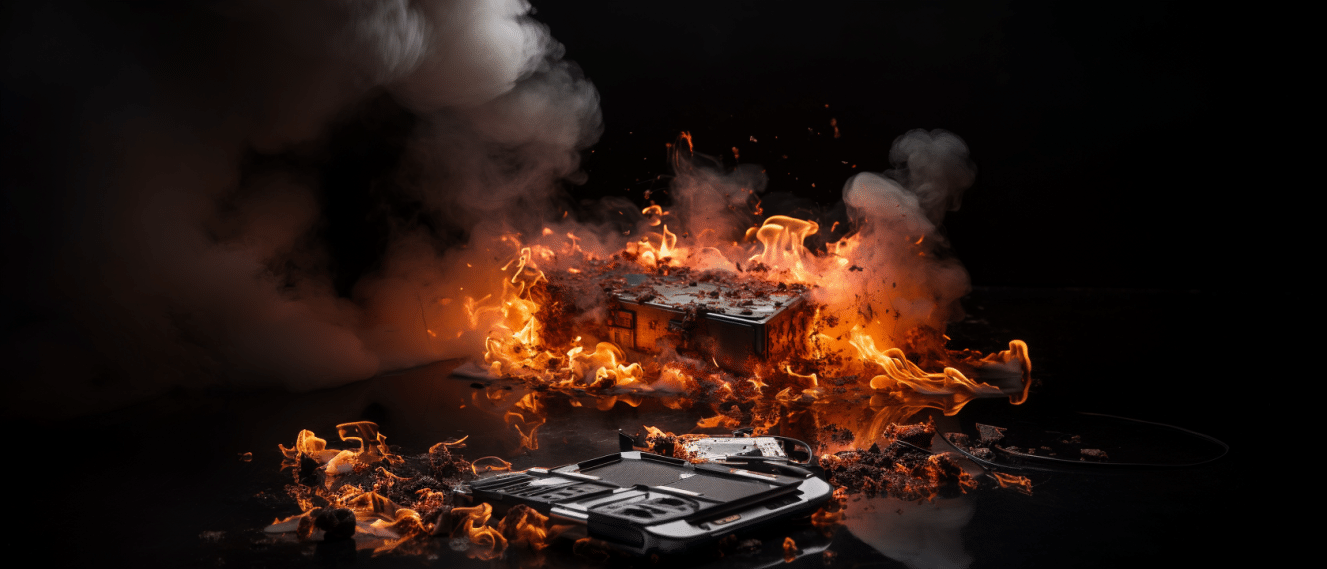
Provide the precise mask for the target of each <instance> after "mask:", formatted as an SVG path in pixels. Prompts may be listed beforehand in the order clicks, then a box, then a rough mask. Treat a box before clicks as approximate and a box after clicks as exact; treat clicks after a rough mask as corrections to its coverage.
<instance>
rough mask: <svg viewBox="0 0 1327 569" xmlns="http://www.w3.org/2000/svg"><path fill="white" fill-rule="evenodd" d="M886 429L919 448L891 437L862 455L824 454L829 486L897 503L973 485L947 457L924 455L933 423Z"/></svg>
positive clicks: (973, 482)
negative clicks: (906, 438)
mask: <svg viewBox="0 0 1327 569" xmlns="http://www.w3.org/2000/svg"><path fill="white" fill-rule="evenodd" d="M886 430H887V431H889V432H893V433H895V434H901V435H904V436H907V437H908V438H909V439H910V440H912V441H917V442H923V443H924V445H925V446H922V445H917V444H912V443H910V442H903V441H902V439H897V440H894V441H893V442H890V443H889V444H888V445H886V446H885V447H884V448H883V449H882V448H880V447H879V446H878V445H874V444H873V445H871V448H869V449H867V450H864V451H861V450H857V451H846V452H841V453H838V454H835V455H830V456H828V457H825V459H824V460H823V461H822V466H823V467H824V468H825V472H826V473H827V474H828V475H829V477H830V482H831V483H832V484H834V485H835V486H839V487H842V488H844V490H845V491H847V492H848V493H849V494H856V493H863V494H865V495H866V496H867V497H868V498H869V497H873V496H875V495H877V494H884V495H888V496H891V497H895V498H899V499H902V500H921V499H929V498H932V497H935V496H937V495H939V496H948V495H954V494H958V493H962V492H966V491H967V489H968V488H973V487H975V485H976V483H975V481H973V480H972V477H971V476H969V475H968V473H967V472H964V470H963V468H962V467H961V466H959V464H958V462H957V461H956V460H955V458H954V457H953V456H951V455H950V454H945V453H942V454H935V453H932V452H930V451H929V448H930V437H932V436H934V435H935V427H934V425H933V424H931V423H919V424H916V425H902V426H900V425H890V426H889V427H888V428H887V429H886Z"/></svg>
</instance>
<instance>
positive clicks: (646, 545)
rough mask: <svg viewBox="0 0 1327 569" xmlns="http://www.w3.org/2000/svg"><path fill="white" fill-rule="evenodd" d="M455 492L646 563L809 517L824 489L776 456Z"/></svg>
mask: <svg viewBox="0 0 1327 569" xmlns="http://www.w3.org/2000/svg"><path fill="white" fill-rule="evenodd" d="M735 440H736V438H735ZM734 458H736V457H734ZM745 458H747V459H754V458H756V457H745ZM463 493H464V494H466V495H468V496H470V498H471V499H473V500H476V501H482V502H488V503H489V504H491V505H493V506H494V507H495V508H496V509H499V510H501V509H505V508H510V507H513V506H516V505H518V504H524V505H526V506H528V507H530V508H533V509H534V510H536V511H538V512H540V513H542V514H544V515H546V516H549V517H550V518H552V520H553V522H554V523H560V524H573V525H576V526H580V527H583V528H584V530H585V534H586V535H588V536H589V537H591V538H595V539H599V540H602V541H604V542H607V543H609V544H611V545H612V546H614V547H617V548H619V549H622V550H625V551H629V552H633V553H639V554H649V553H677V552H681V551H684V550H686V549H689V548H691V547H694V546H696V545H701V544H704V543H706V542H710V541H714V540H717V539H719V538H722V537H724V536H727V535H729V534H732V533H735V532H738V531H744V530H749V529H753V528H755V527H758V526H767V525H770V524H777V523H780V522H788V521H791V520H793V519H795V518H798V517H803V516H809V515H810V514H812V513H814V512H815V511H816V509H818V508H819V507H820V506H821V505H823V504H824V503H825V502H827V501H828V500H829V499H830V497H831V495H832V494H833V488H832V487H830V485H829V484H828V483H827V482H825V481H824V480H823V479H821V478H820V477H817V476H815V475H814V474H813V472H812V471H811V470H809V469H806V468H802V467H799V466H796V465H794V464H789V463H787V461H786V459H779V458H777V457H776V458H775V459H774V460H740V459H739V460H738V461H708V462H690V461H687V460H682V459H679V458H673V457H668V456H662V455H658V454H652V453H649V452H643V451H639V450H624V451H621V452H618V453H616V454H610V455H607V456H601V457H599V458H594V459H591V460H586V461H582V462H578V463H575V464H568V465H565V466H561V467H558V468H551V469H546V468H531V469H528V470H525V471H523V472H514V473H510V474H503V475H499V476H495V477H492V478H486V479H482V480H477V481H474V482H471V483H470V484H469V486H468V487H467V488H465V489H463Z"/></svg>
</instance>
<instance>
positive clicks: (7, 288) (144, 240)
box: [0, 0, 600, 416]
mask: <svg viewBox="0 0 1327 569" xmlns="http://www.w3.org/2000/svg"><path fill="white" fill-rule="evenodd" d="M4 9H5V10H6V14H5V18H4V21H5V22H6V23H5V24H4V25H5V40H4V42H5V43H4V51H5V53H4V59H5V71H4V93H3V97H4V114H3V120H4V130H5V133H6V141H5V152H4V155H3V158H0V159H2V160H3V170H4V172H5V173H6V177H5V186H6V187H5V192H4V195H5V204H4V210H3V218H2V220H0V222H2V223H3V225H4V227H5V228H6V229H5V231H6V236H5V244H4V255H5V267H6V273H7V277H8V278H7V279H5V284H4V288H3V292H4V312H3V330H4V334H5V338H4V343H3V350H4V361H5V362H6V363H7V364H8V365H9V366H10V368H11V373H7V374H6V377H7V378H9V381H10V385H9V386H8V387H9V390H10V394H9V396H8V397H7V398H6V401H8V402H10V403H11V405H7V406H6V411H7V412H9V413H10V414H11V415H14V414H17V415H21V416H31V415H51V416H59V415H66V414H71V413H78V412H85V411H89V410H95V409H100V408H107V407H111V406H115V405H120V404H123V403H125V402H128V401H132V400H135V399H139V398H142V397H145V396H149V395H152V394H155V393H160V392H162V391H163V390H166V389H170V388H172V387H175V386H187V387H200V386H208V385H218V386H234V387H262V386H272V387H279V388H286V389H297V390H303V389H314V388H319V387H326V386H332V385H337V384H340V383H345V382H349V381H354V380H358V379H363V378H366V377H369V376H372V375H373V374H375V373H377V372H379V371H382V370H385V369H393V368H399V367H402V366H407V365H415V364H419V363H423V362H425V361H430V360H431V359H434V358H436V357H438V356H439V355H447V354H445V353H443V352H447V350H448V349H450V348H445V347H444V348H441V349H440V348H438V347H437V346H433V347H426V346H425V345H424V344H422V343H420V342H419V341H418V340H406V338H418V337H419V336H420V333H421V325H420V324H418V321H419V314H420V312H421V310H420V305H421V304H422V303H423V299H420V298H419V296H418V294H417V293H416V291H417V290H419V286H420V285H421V284H426V281H427V279H428V278H430V277H432V278H435V279H446V278H450V276H449V275H446V274H443V273H442V269H441V267H442V266H443V265H441V263H442V262H443V260H442V259H443V257H444V256H445V255H446V253H445V251H447V250H448V249H453V250H455V249H454V247H455V246H457V245H459V244H463V243H465V242H466V241H467V240H468V238H469V237H471V236H472V235H475V234H477V233H496V232H500V231H502V230H503V228H507V227H516V228H521V227H524V226H527V225H529V224H532V223H534V222H536V221H537V220H536V219H532V218H533V217H534V216H535V215H537V214H531V213H530V212H547V211H550V210H552V209H554V208H550V207H547V206H549V205H550V204H554V203H556V200H557V199H559V198H557V196H558V195H559V192H560V189H559V188H560V185H561V184H562V183H563V182H562V181H563V180H565V179H567V178H569V177H570V178H572V179H573V181H574V178H575V175H576V172H577V170H578V164H579V151H580V150H581V149H583V148H585V147H587V146H588V145H589V144H591V143H592V142H593V141H594V140H595V139H596V138H597V136H598V133H599V130H600V127H599V111H598V99H597V94H596V93H595V91H594V89H593V87H592V86H591V85H590V84H589V83H588V82H587V81H586V80H585V79H584V78H582V77H581V76H580V74H579V71H578V70H577V69H576V68H575V67H574V65H572V64H570V63H569V62H565V61H563V60H562V59H561V55H562V54H561V48H560V46H559V45H558V44H557V42H556V41H554V40H553V39H552V38H551V36H550V35H549V34H548V31H547V29H546V28H545V27H544V26H542V25H541V24H539V23H538V22H536V21H534V20H533V19H531V17H530V16H529V11H530V10H529V6H528V5H527V4H526V3H524V2H522V1H516V0H473V1H463V0H453V1H436V2H435V1H407V0H395V1H392V0H388V1H381V2H377V1H369V0H341V1H326V0H323V1H304V2H276V3H273V2H265V1H260V0H253V1H248V2H147V3H135V4H120V3H98V2H86V3H81V2H46V3H35V4H32V5H21V6H20V5H14V3H11V4H9V5H7V6H6V7H5V8H4ZM366 133H367V134H371V135H372V136H374V137H376V138H375V140H381V144H369V143H365V142H363V141H362V140H360V139H358V135H361V134H366ZM512 212H522V216H521V217H513V216H511V215H509V214H510V213H512ZM366 220H367V221H366ZM344 223H350V224H351V225H353V226H354V227H359V228H361V231H360V233H356V232H355V231H345V230H344V228H343V227H341V226H340V225H339V224H344ZM363 227H369V228H370V230H362V228H363ZM347 235H349V236H352V237H355V238H358V237H362V239H357V240H355V241H350V242H346V239H347V238H346V236H347ZM347 249H349V250H352V251H353V250H363V251H368V252H367V253H363V254H361V255H360V257H363V259H362V260H361V262H360V263H358V264H355V263H353V262H347V260H346V259H347V258H352V259H353V258H354V257H355V255H346V254H344V253H345V251H346V250H347ZM412 304H413V306H414V309H413V312H410V311H409V310H407V308H408V307H409V306H411V305H412ZM412 342H414V343H412ZM453 351H454V350H453ZM458 355H459V354H458Z"/></svg>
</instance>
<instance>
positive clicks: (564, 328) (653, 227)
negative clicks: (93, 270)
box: [308, 121, 1031, 449]
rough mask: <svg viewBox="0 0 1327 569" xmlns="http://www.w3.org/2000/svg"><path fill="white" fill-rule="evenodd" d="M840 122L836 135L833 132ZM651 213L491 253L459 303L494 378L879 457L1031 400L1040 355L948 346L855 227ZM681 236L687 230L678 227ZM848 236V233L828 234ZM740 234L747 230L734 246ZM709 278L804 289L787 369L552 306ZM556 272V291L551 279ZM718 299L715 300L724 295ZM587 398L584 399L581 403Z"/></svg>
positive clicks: (515, 411)
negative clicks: (696, 349)
mask: <svg viewBox="0 0 1327 569" xmlns="http://www.w3.org/2000/svg"><path fill="white" fill-rule="evenodd" d="M831 124H832V125H833V126H836V127H837V122H836V121H835V122H832V123H831ZM680 138H681V140H684V141H686V144H687V145H686V151H687V152H691V151H693V150H694V148H693V142H692V137H691V135H690V133H686V132H684V133H682V134H681V135H680ZM673 148H674V153H675V159H678V160H681V158H680V153H681V152H682V148H681V141H679V143H678V144H676V145H674V146H673ZM683 167H685V166H683ZM738 191H745V192H747V193H748V194H749V195H750V196H751V197H750V198H748V199H747V201H746V204H745V206H746V207H754V208H755V211H757V212H758V211H759V208H760V206H759V200H758V198H757V197H756V195H755V194H754V193H752V191H751V190H750V189H749V188H746V187H741V188H740V189H738ZM751 204H755V205H754V206H753V205H751ZM640 211H641V216H642V219H641V220H640V222H639V224H638V225H637V226H636V227H635V228H634V229H631V230H626V231H623V235H627V236H626V237H624V238H621V241H619V243H621V246H620V249H618V250H617V252H616V253H605V252H604V250H603V249H602V248H600V249H596V250H597V251H598V253H597V254H593V253H591V252H590V251H589V250H588V249H589V247H582V240H581V239H580V238H578V237H577V236H576V233H575V232H572V231H567V230H566V228H560V229H553V228H548V229H546V230H543V231H540V232H539V233H540V234H539V235H536V236H533V238H532V239H531V240H530V241H528V242H523V239H522V238H521V237H520V236H518V235H512V234H508V235H503V236H501V238H500V239H499V240H498V241H499V243H498V244H496V245H495V247H496V248H495V249H493V250H494V251H496V252H500V251H503V250H506V251H509V253H508V254H509V255H510V257H508V259H509V260H507V261H506V262H505V264H503V261H498V262H497V263H495V265H496V264H501V265H502V266H501V268H500V269H498V270H497V271H496V272H494V274H495V275H498V274H500V275H501V276H500V277H499V278H495V279H494V281H495V282H494V283H493V286H490V287H480V289H479V291H478V292H476V293H475V295H474V296H472V297H466V298H465V299H464V302H463V303H462V305H463V308H464V315H465V323H466V324H467V325H468V326H469V327H470V329H472V330H475V331H477V332H479V333H482V334H484V339H483V360H484V364H485V367H486V369H487V371H488V372H489V373H490V374H491V375H493V376H495V377H503V378H509V379H515V380H519V381H522V382H525V383H526V384H527V385H530V386H532V387H538V388H539V389H554V390H561V391H565V392H572V391H575V392H577V393H579V394H584V395H588V396H590V397H593V398H594V401H593V402H592V403H590V405H586V406H591V405H592V406H594V407H596V408H600V409H607V408H611V407H612V406H613V405H616V404H617V403H626V404H628V405H639V404H640V402H641V401H642V399H641V397H642V396H643V395H647V394H648V395H650V396H653V397H661V398H663V399H664V400H665V403H664V404H665V405H668V406H670V407H673V408H686V407H691V406H693V405H702V406H709V407H711V408H712V412H710V413H705V414H704V416H705V418H704V419H701V420H700V421H698V423H697V428H711V429H719V428H724V429H728V428H735V427H737V426H744V425H748V426H752V427H753V428H761V429H767V428H768V429H775V428H777V425H778V424H781V423H786V422H787V421H788V419H787V418H786V417H787V416H788V415H789V414H790V413H794V412H802V411H805V412H808V413H811V414H813V415H814V416H815V417H816V419H815V421H816V422H818V423H822V424H828V423H833V424H838V425H842V426H845V427H848V428H851V429H852V431H853V433H855V437H854V438H855V440H856V442H857V443H861V444H865V445H867V446H869V444H870V442H872V441H873V440H874V439H875V438H877V437H879V436H880V435H881V433H882V432H883V429H884V427H885V426H887V425H889V424H891V423H902V422H905V421H906V420H907V419H908V417H910V416H912V415H913V414H915V413H917V412H919V411H921V410H923V409H937V410H940V411H942V412H944V413H945V414H948V415H952V414H954V413H957V412H959V411H960V410H961V409H962V408H963V407H964V406H965V405H966V404H967V403H968V402H970V401H972V400H973V399H977V398H987V397H1007V398H1008V399H1009V401H1010V402H1011V403H1013V404H1020V403H1022V402H1023V401H1025V400H1026V399H1027V393H1028V386H1029V385H1030V383H1031V360H1030V358H1029V357H1028V347H1027V344H1025V343H1023V342H1022V341H1019V340H1013V341H1011V342H1010V343H1009V349H1008V350H1004V351H1000V352H997V353H994V354H990V355H983V354H976V353H974V352H971V351H961V352H960V351H950V350H947V349H946V348H945V347H944V342H945V340H947V338H945V337H944V336H943V330H936V329H934V328H932V327H929V324H928V322H934V320H927V318H928V317H927V316H925V314H926V312H925V310H927V309H926V308H924V304H925V303H926V302H933V301H932V300H931V298H932V297H933V296H934V294H933V293H932V292H931V291H930V290H929V289H928V288H927V287H928V286H930V285H928V284H927V283H925V282H912V281H908V280H906V279H905V278H904V277H906V276H907V275H897V274H893V273H890V272H886V268H881V267H877V266H873V265H872V264H871V263H872V259H879V258H881V252H880V251H878V250H875V249H877V248H878V247H879V245H878V244H870V243H867V242H865V241H864V237H863V233H862V229H861V227H858V226H857V225H856V224H854V226H853V227H852V228H851V229H850V230H849V231H848V233H847V235H845V236H843V237H841V238H839V239H838V240H837V241H830V242H824V241H821V242H820V245H818V247H819V248H818V249H817V250H815V251H812V250H810V249H808V247H807V243H808V242H810V241H811V238H812V236H822V235H821V227H820V225H819V224H818V223H816V222H814V221H811V220H805V219H798V218H795V217H789V216H782V215H775V216H769V217H767V218H765V219H764V220H763V221H761V222H760V223H759V224H758V225H756V226H752V227H745V228H722V227H702V228H697V227H688V226H686V225H685V220H675V219H674V218H673V217H672V214H671V212H670V211H669V210H667V209H666V208H665V207H664V206H662V205H659V204H650V205H648V206H646V207H643V208H642V209H641V210H640ZM675 227H685V228H686V231H679V232H674V231H673V229H674V228H675ZM839 228H840V226H839V225H838V224H837V222H836V223H835V225H834V226H832V227H831V228H830V229H831V231H837V230H838V229H839ZM743 229H744V230H745V235H744V236H743V237H742V238H741V239H737V237H738V235H739V234H740V233H741V232H742V230H743ZM577 231H580V230H577ZM633 232H634V233H633ZM725 232H727V234H728V235H732V237H727V236H725ZM629 235H636V237H630V236H629ZM914 235H915V234H914ZM563 236H565V239H564V238H563ZM925 237H926V236H925V234H923V235H920V236H916V237H913V236H909V237H906V241H903V242H902V243H901V244H900V246H899V248H898V250H897V251H896V252H894V253H893V254H894V255H895V256H896V257H901V256H904V255H911V256H914V257H915V256H916V255H923V256H924V255H926V254H927V251H929V250H930V248H931V247H934V246H935V245H933V242H932V240H928V239H926V238H925ZM591 242H594V241H593V240H585V243H591ZM605 246H606V247H609V249H608V251H612V250H613V249H612V248H613V247H614V246H613V245H612V244H611V243H610V244H604V243H603V242H597V244H596V245H595V247H605ZM615 267H623V268H621V269H615ZM626 267H629V268H626ZM613 270H616V271H617V272H610V271H613ZM545 271H548V272H545ZM706 271H726V272H727V274H730V275H732V277H730V278H732V279H734V282H736V283H738V284H737V286H739V287H741V286H748V285H743V284H741V283H751V286H754V285H756V284H760V283H764V284H765V285H780V286H784V287H792V286H794V285H796V286H799V287H802V288H800V289H798V290H799V291H805V292H804V293H799V294H802V297H803V298H804V299H805V302H806V310H807V313H808V318H809V325H808V326H807V327H806V328H805V330H806V333H805V335H804V336H801V337H799V338H795V339H793V341H792V343H793V344H795V345H796V349H795V350H794V351H793V352H792V353H791V354H790V355H789V356H788V357H787V358H786V359H783V360H772V361H763V362H756V363H755V364H754V367H749V368H747V371H746V372H734V371H732V370H731V369H729V368H728V367H725V366H727V365H729V364H727V363H725V364H722V365H721V362H720V361H719V360H718V359H717V357H712V356H711V355H709V354H706V355H705V356H699V357H698V356H696V355H694V353H684V352H682V351H677V352H673V351H670V350H662V351H659V350H654V351H651V350H653V349H654V348H655V347H656V346H651V345H641V341H642V340H641V339H640V338H639V337H635V344H634V345H633V344H631V343H625V342H631V341H632V338H633V336H625V338H626V340H625V341H624V339H623V338H624V336H621V335H614V333H613V332H612V331H611V330H605V328H604V326H606V325H605V324H603V322H604V320H603V319H604V318H605V316H602V313H603V311H605V310H606V308H605V307H598V308H595V310H599V311H601V312H599V313H596V315H595V316H594V318H596V319H597V320H596V321H595V322H591V323H588V324H587V325H586V326H584V327H583V328H573V329H568V327H569V326H572V325H573V324H572V322H573V319H571V318H567V317H565V316H559V318H562V320H557V319H550V317H549V313H550V312H551V313H554V314H561V313H559V312H557V311H558V310H562V308H560V307H558V306H556V305H554V304H553V303H554V302H556V301H557V298H556V297H554V296H551V295H552V294H554V293H553V292H552V291H553V290H554V287H555V286H556V285H557V284H558V283H559V282H563V280H565V279H572V280H576V279H580V281H578V282H586V281H587V280H588V281H590V282H595V281H596V280H601V279H609V278H617V277H616V276H615V275H621V274H624V273H632V274H636V275H639V276H640V277H643V278H645V279H647V280H648V279H656V278H665V279H666V278H672V277H674V276H682V275H690V277H689V278H690V279H691V280H693V281H695V280H696V279H697V276H698V275H702V274H705V273H706ZM550 275H552V278H554V279H555V282H553V283H550V280H549V279H550ZM894 279H898V281H897V282H895V281H894ZM885 283H890V284H888V286H887V285H886V284H885ZM692 286H697V285H696V284H695V283H694V282H693V283H692ZM870 287H875V289H872V290H868V289H869V288H870ZM621 289H622V287H619V288H618V289H617V290H621ZM604 290H608V289H607V288H605V289H604ZM642 290H644V289H642ZM779 290H784V289H783V288H781V289H779ZM718 292H719V291H715V293H714V294H713V295H712V297H713V298H715V299H718V298H719V294H718ZM641 294H646V293H641ZM648 296H649V295H648V294H646V296H645V297H642V298H646V297H648ZM707 298H709V297H707ZM702 300H704V301H705V302H719V301H721V300H722V299H720V300H716V301H710V300H706V299H702ZM609 302H611V300H610V301H609ZM640 302H645V301H644V300H642V301H640ZM919 306H920V307H922V308H919ZM550 307H552V308H553V310H551V311H550ZM918 314H920V315H921V316H918ZM588 316H589V315H588V314H587V315H586V317H588ZM578 317H580V316H578ZM576 322H582V323H584V322H583V321H576ZM632 325H634V324H627V325H626V326H628V327H629V326H632ZM938 325H940V326H942V325H943V324H938ZM550 326H553V328H550ZM618 329H619V330H620V329H622V327H621V326H619V327H618ZM651 338H653V337H651ZM649 341H650V342H654V340H653V339H651V340H649ZM619 342H624V343H622V344H619ZM868 401H869V403H867V402H868ZM585 403H586V401H585V400H583V399H582V398H579V397H578V398H577V400H576V401H574V402H573V403H572V405H573V406H579V405H584V404H585ZM734 403H739V404H741V407H742V408H741V410H739V411H736V412H735V411H733V409H735V408H736V407H734ZM864 406H869V409H864V408H863V407H864ZM799 410H800V411H799ZM545 412H546V411H545V410H544V408H543V405H542V404H541V402H540V401H539V399H538V396H537V395H536V394H534V393H531V394H529V395H526V396H524V398H523V399H522V400H521V401H520V402H519V403H517V404H514V405H512V404H509V405H508V406H507V407H506V408H504V410H503V413H504V420H505V421H506V423H507V424H508V425H509V426H510V427H511V428H512V430H513V431H514V432H515V433H516V436H518V437H519V439H520V444H521V446H522V447H524V448H529V449H535V448H538V444H539V442H538V436H537V431H538V428H539V426H540V425H542V424H543V422H544V418H543V417H544V413H545ZM757 416H759V419H758V418H757ZM308 444H316V443H315V442H313V441H309V442H308Z"/></svg>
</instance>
